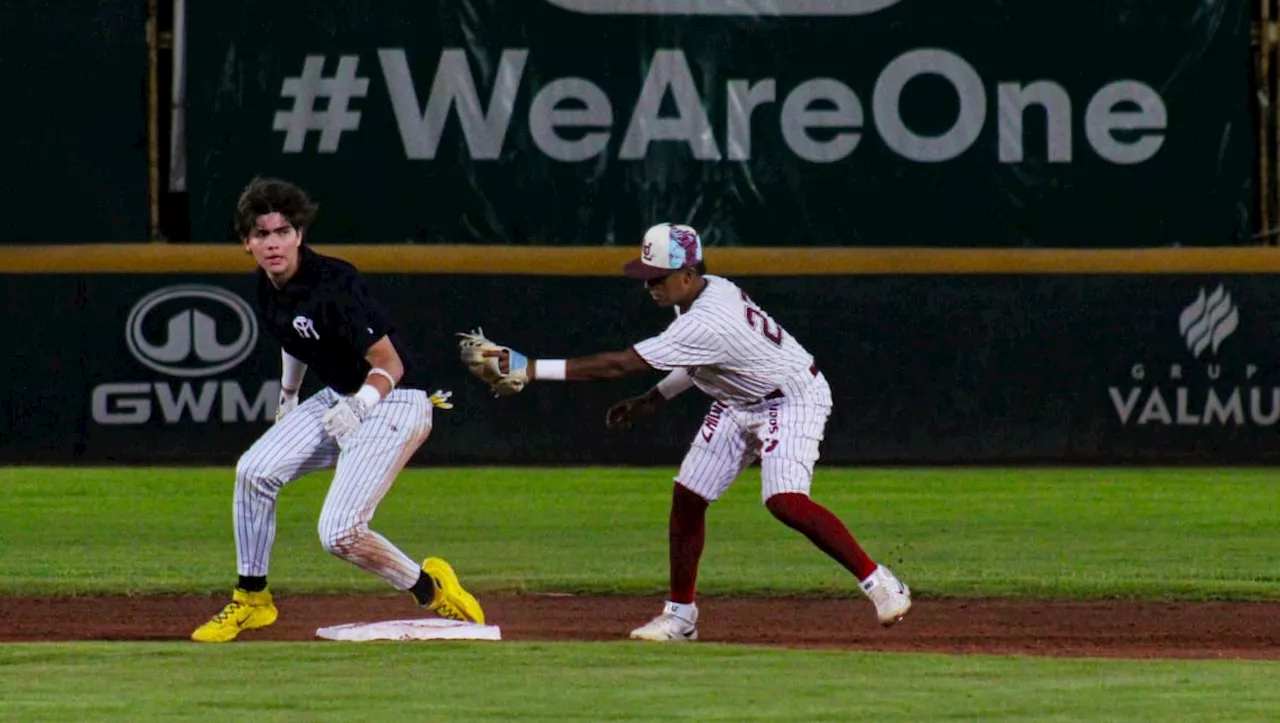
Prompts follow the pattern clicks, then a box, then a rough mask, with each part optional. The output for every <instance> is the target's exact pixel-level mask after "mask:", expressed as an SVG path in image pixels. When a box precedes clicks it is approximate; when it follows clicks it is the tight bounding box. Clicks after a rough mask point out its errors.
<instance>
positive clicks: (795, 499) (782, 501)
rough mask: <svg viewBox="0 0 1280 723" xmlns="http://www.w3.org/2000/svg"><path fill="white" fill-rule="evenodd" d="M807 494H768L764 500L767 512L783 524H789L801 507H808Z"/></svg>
mask: <svg viewBox="0 0 1280 723" xmlns="http://www.w3.org/2000/svg"><path fill="white" fill-rule="evenodd" d="M808 503H809V495H806V494H804V493H803V492H779V493H777V494H773V495H770V496H769V498H768V499H766V500H765V501H764V506H765V508H766V509H768V510H769V512H770V513H771V514H772V515H773V516H774V517H776V518H778V520H779V521H780V522H782V523H784V524H790V523H791V522H792V521H793V520H795V519H796V518H797V517H799V516H800V515H799V513H800V511H801V510H802V509H803V508H806V507H808Z"/></svg>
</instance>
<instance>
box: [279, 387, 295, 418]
mask: <svg viewBox="0 0 1280 723" xmlns="http://www.w3.org/2000/svg"><path fill="white" fill-rule="evenodd" d="M297 406H298V390H297V389H293V390H289V389H285V388H284V387H281V388H280V401H279V403H277V404H276V421H277V422H279V421H280V420H281V419H284V418H285V415H287V414H288V413H289V412H292V411H293V410H294V409H295V408H297Z"/></svg>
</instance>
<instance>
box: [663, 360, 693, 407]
mask: <svg viewBox="0 0 1280 723" xmlns="http://www.w3.org/2000/svg"><path fill="white" fill-rule="evenodd" d="M692 386H693V379H692V378H691V377H690V376H689V370H688V369H685V368H684V367H677V368H676V369H675V370H673V371H672V372H671V373H670V374H668V375H667V376H665V377H663V379H662V381H660V382H658V384H657V389H658V393H659V394H661V395H662V398H663V399H672V398H674V397H676V396H678V395H679V394H680V393H681V392H683V391H685V390H686V389H688V388H689V387H692Z"/></svg>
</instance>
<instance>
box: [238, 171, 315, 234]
mask: <svg viewBox="0 0 1280 723" xmlns="http://www.w3.org/2000/svg"><path fill="white" fill-rule="evenodd" d="M319 211H320V206H319V205H317V204H316V202H315V201H312V200H311V196H309V195H308V194H307V192H306V191H304V190H302V189H301V188H299V187H298V186H295V185H294V184H292V183H290V182H288V181H285V180H282V179H279V178H263V177H261V176H257V177H255V178H254V179H253V180H252V181H250V182H249V185H248V186H245V188H244V192H243V193H241V194H240V200H239V201H237V202H236V235H237V236H238V237H239V238H244V237H246V236H248V235H249V232H250V231H252V230H253V226H254V224H255V223H257V221H258V217H259V216H266V215H267V214H269V213H278V214H280V215H281V216H284V217H285V218H286V219H288V220H289V223H290V224H292V225H293V227H294V228H296V229H298V230H299V231H305V230H306V229H308V228H311V224H312V223H313V222H314V221H315V220H316V213H317V212H319Z"/></svg>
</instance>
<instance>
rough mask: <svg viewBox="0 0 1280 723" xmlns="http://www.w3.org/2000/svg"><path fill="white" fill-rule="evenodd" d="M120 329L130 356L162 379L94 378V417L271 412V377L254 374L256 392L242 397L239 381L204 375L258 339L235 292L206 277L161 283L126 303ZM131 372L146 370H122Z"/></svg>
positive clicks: (190, 417) (126, 421) (233, 360)
mask: <svg viewBox="0 0 1280 723" xmlns="http://www.w3.org/2000/svg"><path fill="white" fill-rule="evenodd" d="M124 329H125V332H124V339H125V344H126V345H127V346H128V347H129V353H131V354H132V355H133V358H134V359H137V360H138V363H139V364H142V365H143V366H145V367H146V368H148V369H151V370H152V371H154V372H158V373H159V374H163V375H165V376H166V377H168V378H167V379H150V380H145V381H133V380H131V381H113V382H107V383H105V384H99V385H97V386H96V387H94V388H93V391H92V399H91V402H90V408H91V409H92V412H93V421H94V422H95V423H97V424H109V425H142V424H148V423H150V422H151V421H152V420H153V419H155V418H156V417H157V416H158V417H159V418H160V419H161V420H163V421H164V423H166V424H179V423H184V422H197V423H200V422H209V421H221V422H224V423H230V422H256V421H263V420H267V419H269V418H270V416H271V415H273V414H274V413H275V403H276V400H277V399H278V398H279V396H280V382H279V381H278V380H266V381H258V379H257V378H256V376H257V375H255V380H254V383H255V384H256V385H258V391H257V394H256V395H255V396H253V397H249V396H248V395H246V394H245V389H244V387H242V386H241V382H240V381H239V380H237V379H217V378H211V377H215V375H218V374H222V373H224V372H227V371H229V370H231V369H234V368H235V367H236V366H237V365H239V364H240V363H241V362H243V361H244V360H245V359H247V358H248V356H249V355H250V354H252V353H253V350H254V348H255V347H256V346H257V345H258V320H257V317H256V316H255V315H254V312H253V309H252V307H250V306H249V304H248V302H246V301H245V300H244V299H242V298H240V297H239V296H238V295H236V294H233V293H231V292H230V291H227V290H226V289H224V288H221V287H219V286H210V285H207V284H179V285H176V286H166V287H164V288H162V289H158V290H156V291H153V292H151V293H150V294H147V295H146V296H144V297H142V298H141V299H139V300H138V302H137V303H136V304H134V305H133V308H132V309H130V310H129V315H128V317H127V318H126V319H125V324H124ZM137 376H145V375H137V374H136V372H135V373H131V374H129V377H132V378H133V379H135V380H136V379H137ZM174 377H176V378H178V379H182V380H184V381H181V382H176V381H173V380H172V378H174ZM157 411H158V412H159V414H158V415H157V414H156V412H157Z"/></svg>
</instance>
